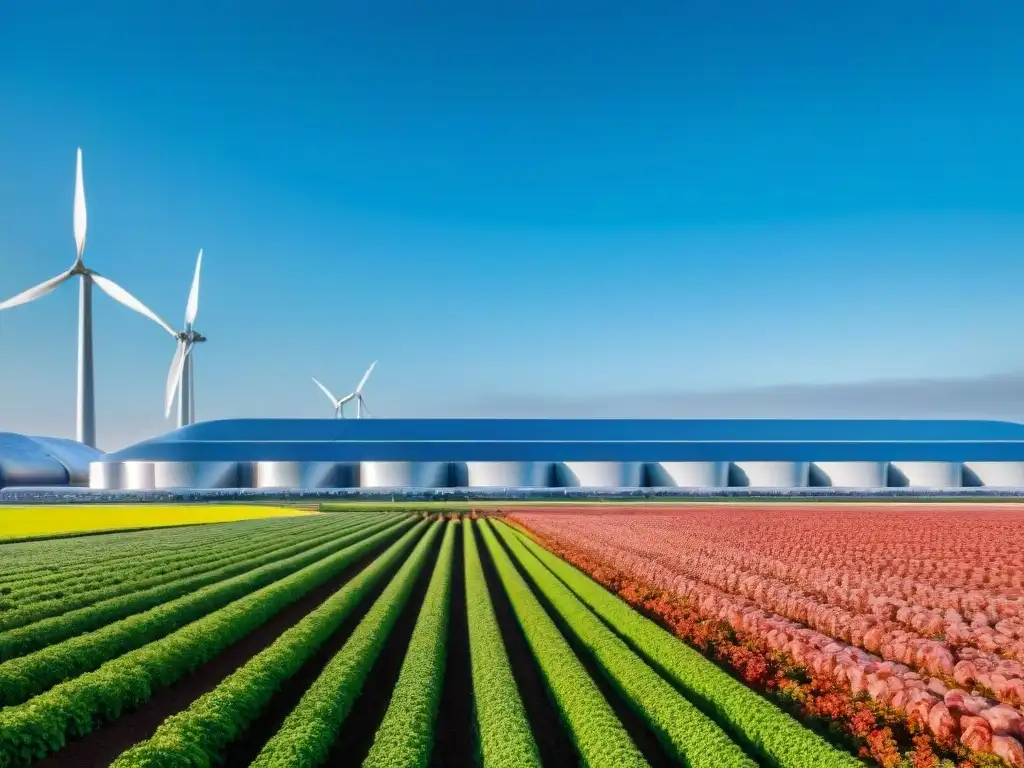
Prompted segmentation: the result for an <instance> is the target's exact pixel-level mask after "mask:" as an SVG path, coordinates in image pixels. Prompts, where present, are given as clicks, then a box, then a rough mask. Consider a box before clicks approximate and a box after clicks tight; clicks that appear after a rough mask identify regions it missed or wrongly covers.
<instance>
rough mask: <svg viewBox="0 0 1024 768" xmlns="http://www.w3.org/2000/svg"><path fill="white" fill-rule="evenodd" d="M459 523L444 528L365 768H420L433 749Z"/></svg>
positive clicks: (453, 522)
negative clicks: (422, 599)
mask: <svg viewBox="0 0 1024 768" xmlns="http://www.w3.org/2000/svg"><path fill="white" fill-rule="evenodd" d="M459 525H460V523H459V521H458V520H453V521H450V522H449V523H447V524H446V530H445V533H444V540H443V541H442V542H441V552H440V554H439V555H438V558H437V563H435V565H434V572H433V573H432V574H431V577H430V585H429V586H428V587H427V594H426V597H425V599H424V601H423V607H422V608H421V609H420V613H419V617H418V618H417V620H416V628H415V629H414V630H413V633H412V638H411V639H410V641H409V648H408V650H407V651H406V654H405V660H404V661H403V662H402V671H401V673H400V674H399V676H398V683H397V684H396V685H395V688H394V691H393V692H392V694H391V703H390V704H389V705H388V711H387V714H385V715H384V720H383V721H382V722H381V724H380V727H379V728H378V729H377V733H376V735H375V736H374V739H373V746H372V747H371V748H370V753H369V754H368V755H367V756H366V760H364V761H363V766H364V767H365V768H389V767H392V766H396V765H402V766H407V768H412V767H413V766H418V767H419V768H426V766H427V764H428V763H429V761H430V754H431V749H432V747H433V743H434V722H435V720H436V719H437V708H438V706H439V704H440V702H441V691H442V689H443V686H444V665H445V645H446V643H447V639H448V610H449V607H450V605H451V586H452V554H453V552H454V550H455V534H456V531H457V530H458V529H459Z"/></svg>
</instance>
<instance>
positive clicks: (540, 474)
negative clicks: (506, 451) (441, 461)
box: [452, 461, 552, 488]
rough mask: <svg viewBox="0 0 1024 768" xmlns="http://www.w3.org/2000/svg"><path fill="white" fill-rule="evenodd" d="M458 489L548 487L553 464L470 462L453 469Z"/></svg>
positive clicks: (533, 462)
mask: <svg viewBox="0 0 1024 768" xmlns="http://www.w3.org/2000/svg"><path fill="white" fill-rule="evenodd" d="M453 470H454V472H455V475H456V479H455V480H454V482H453V483H452V484H453V485H455V486H463V485H464V486H465V487H467V488H547V487H548V486H549V485H551V472H552V465H551V464H550V463H548V462H544V461H467V462H459V463H458V464H456V465H454V466H453Z"/></svg>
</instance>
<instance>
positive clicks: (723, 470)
mask: <svg viewBox="0 0 1024 768" xmlns="http://www.w3.org/2000/svg"><path fill="white" fill-rule="evenodd" d="M646 470H647V485H648V486H649V487H651V488H725V487H727V486H728V485H729V462H727V461H661V462H657V463H653V464H648V465H647V466H646Z"/></svg>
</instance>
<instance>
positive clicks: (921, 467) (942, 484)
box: [889, 461, 963, 488]
mask: <svg viewBox="0 0 1024 768" xmlns="http://www.w3.org/2000/svg"><path fill="white" fill-rule="evenodd" d="M889 485H893V486H906V487H909V488H959V487H960V486H961V485H963V464H961V463H960V462H953V461H894V462H893V463H892V467H891V469H890V470H889Z"/></svg>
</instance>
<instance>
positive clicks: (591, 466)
mask: <svg viewBox="0 0 1024 768" xmlns="http://www.w3.org/2000/svg"><path fill="white" fill-rule="evenodd" d="M642 469H643V464H641V463H639V462H628V461H565V462H561V463H560V464H557V465H556V467H555V476H556V482H557V483H558V485H559V486H563V487H568V488H577V487H579V488H639V487H640V476H641V470H642Z"/></svg>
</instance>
